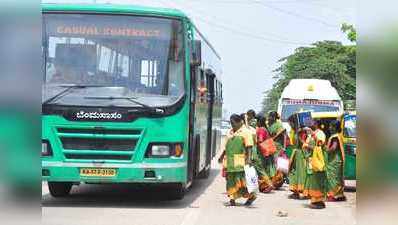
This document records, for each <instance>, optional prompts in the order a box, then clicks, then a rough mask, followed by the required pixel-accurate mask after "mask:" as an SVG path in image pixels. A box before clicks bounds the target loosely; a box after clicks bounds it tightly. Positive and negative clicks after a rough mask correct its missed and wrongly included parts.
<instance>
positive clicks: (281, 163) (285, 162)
mask: <svg viewBox="0 0 398 225" xmlns="http://www.w3.org/2000/svg"><path fill="white" fill-rule="evenodd" d="M276 169H277V170H278V171H281V172H282V173H284V174H287V173H288V172H289V159H288V158H286V157H281V156H280V157H278V159H277V160H276Z"/></svg>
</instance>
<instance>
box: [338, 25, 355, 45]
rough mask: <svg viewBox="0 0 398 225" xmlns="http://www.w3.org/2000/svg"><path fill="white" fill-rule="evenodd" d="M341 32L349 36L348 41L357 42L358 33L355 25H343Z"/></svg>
mask: <svg viewBox="0 0 398 225" xmlns="http://www.w3.org/2000/svg"><path fill="white" fill-rule="evenodd" d="M341 31H343V32H344V33H346V34H347V38H348V40H350V41H352V42H356V41H357V31H356V29H355V28H354V26H353V25H350V24H346V23H343V24H342V25H341Z"/></svg>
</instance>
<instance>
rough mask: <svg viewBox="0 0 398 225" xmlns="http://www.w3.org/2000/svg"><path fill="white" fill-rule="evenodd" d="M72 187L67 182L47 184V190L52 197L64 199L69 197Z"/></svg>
mask: <svg viewBox="0 0 398 225" xmlns="http://www.w3.org/2000/svg"><path fill="white" fill-rule="evenodd" d="M72 185H73V184H72V183H68V182H48V190H49V191H50V194H51V196H53V197H56V198H57V197H65V196H68V195H69V193H70V190H71V189H72Z"/></svg>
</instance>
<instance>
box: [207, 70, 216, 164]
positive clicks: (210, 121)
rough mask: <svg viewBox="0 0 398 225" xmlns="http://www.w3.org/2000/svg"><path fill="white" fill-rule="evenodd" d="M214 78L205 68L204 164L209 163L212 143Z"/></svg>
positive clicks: (211, 72)
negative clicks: (205, 130) (205, 129)
mask: <svg viewBox="0 0 398 225" xmlns="http://www.w3.org/2000/svg"><path fill="white" fill-rule="evenodd" d="M214 78H215V74H214V73H213V71H211V70H209V69H208V70H206V87H207V107H208V108H207V109H208V112H207V137H206V166H209V165H210V162H211V156H212V146H211V145H212V143H213V138H212V137H213V105H214V97H215V96H214V88H215V87H214Z"/></svg>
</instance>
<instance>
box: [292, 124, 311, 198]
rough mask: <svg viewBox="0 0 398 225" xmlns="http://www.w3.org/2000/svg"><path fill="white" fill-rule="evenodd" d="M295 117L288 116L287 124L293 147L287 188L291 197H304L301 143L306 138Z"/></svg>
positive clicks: (303, 165) (305, 166)
mask: <svg viewBox="0 0 398 225" xmlns="http://www.w3.org/2000/svg"><path fill="white" fill-rule="evenodd" d="M295 118H296V117H290V118H289V124H290V127H291V128H292V131H293V132H291V134H292V137H291V141H290V142H291V145H292V148H293V151H292V154H291V156H290V163H289V174H288V177H289V190H290V191H291V192H292V194H290V195H289V198H291V199H305V198H306V197H305V196H304V194H303V192H304V184H305V180H306V177H307V164H306V158H305V155H304V152H303V149H302V144H303V143H304V141H305V139H306V131H305V130H302V129H300V128H298V127H297V123H296V122H295V121H294V119H295Z"/></svg>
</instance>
